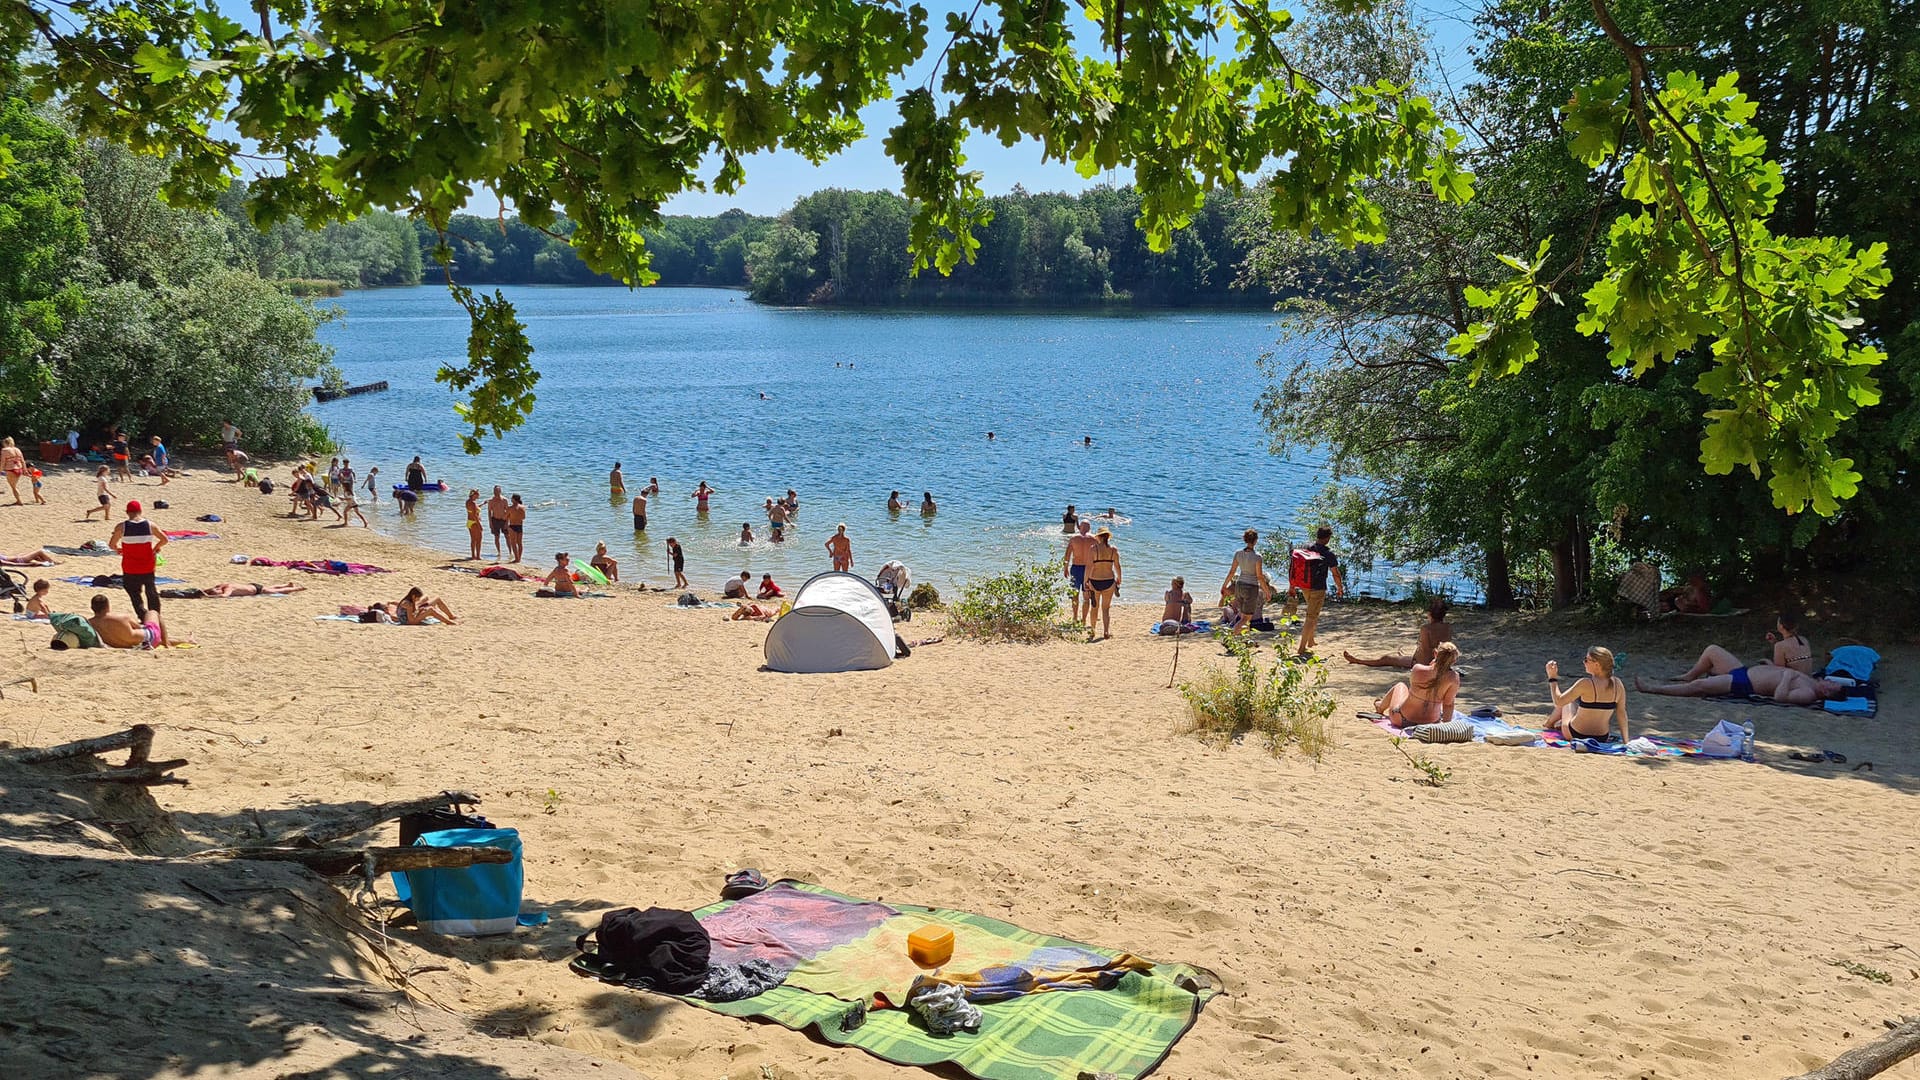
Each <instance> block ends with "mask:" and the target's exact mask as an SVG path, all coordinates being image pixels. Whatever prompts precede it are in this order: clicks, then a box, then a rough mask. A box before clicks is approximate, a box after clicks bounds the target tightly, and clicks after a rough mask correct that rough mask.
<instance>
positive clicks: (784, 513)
mask: <svg viewBox="0 0 1920 1080" xmlns="http://www.w3.org/2000/svg"><path fill="white" fill-rule="evenodd" d="M766 511H767V526H768V528H770V529H771V530H772V532H773V542H774V543H776V544H784V543H786V542H787V522H788V521H789V520H790V519H792V517H793V511H792V510H789V509H788V508H787V504H786V503H784V502H774V501H773V500H772V499H768V500H767V506H766Z"/></svg>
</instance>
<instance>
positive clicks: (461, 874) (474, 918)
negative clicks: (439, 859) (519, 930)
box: [393, 829, 526, 937]
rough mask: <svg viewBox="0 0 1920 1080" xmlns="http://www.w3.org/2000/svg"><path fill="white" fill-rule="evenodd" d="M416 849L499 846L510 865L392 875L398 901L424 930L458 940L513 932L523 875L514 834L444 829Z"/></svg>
mask: <svg viewBox="0 0 1920 1080" xmlns="http://www.w3.org/2000/svg"><path fill="white" fill-rule="evenodd" d="M413 843H414V846H416V847H497V848H505V849H507V850H508V851H511V852H513V861H512V862H505V863H478V864H475V865H473V866H467V867H461V868H460V869H457V870H407V871H404V872H402V873H399V874H395V875H394V881H393V886H394V890H395V891H396V892H398V893H399V894H400V902H401V903H403V904H406V905H407V906H408V907H411V908H412V909H413V914H414V917H415V918H417V919H418V920H419V921H420V928H421V929H422V930H428V931H432V932H433V933H436V934H455V935H458V936H460V937H480V936H483V935H486V934H506V933H511V932H512V931H513V928H514V926H515V925H517V923H518V922H519V918H520V890H521V888H522V887H523V886H524V885H525V884H526V870H525V868H524V867H523V866H522V865H521V862H520V833H519V831H518V830H516V829H442V830H440V831H438V832H430V833H421V834H420V835H419V836H418V837H416V838H415V839H414V841H413Z"/></svg>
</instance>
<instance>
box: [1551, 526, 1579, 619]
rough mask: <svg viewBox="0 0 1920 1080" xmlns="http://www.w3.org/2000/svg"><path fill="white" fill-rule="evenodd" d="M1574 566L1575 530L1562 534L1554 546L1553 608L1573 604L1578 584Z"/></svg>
mask: <svg viewBox="0 0 1920 1080" xmlns="http://www.w3.org/2000/svg"><path fill="white" fill-rule="evenodd" d="M1574 577H1575V570H1574V564H1573V530H1572V529H1568V530H1566V531H1565V532H1563V533H1561V534H1560V539H1558V540H1556V541H1554V544H1553V606H1554V607H1555V608H1563V607H1566V606H1567V605H1568V604H1571V603H1573V597H1574V593H1575V591H1576V588H1577V586H1576V584H1575V581H1574Z"/></svg>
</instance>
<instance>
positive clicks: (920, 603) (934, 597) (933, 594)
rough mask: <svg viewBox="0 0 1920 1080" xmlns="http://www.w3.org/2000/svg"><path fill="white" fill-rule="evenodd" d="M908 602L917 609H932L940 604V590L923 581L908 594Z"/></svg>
mask: <svg viewBox="0 0 1920 1080" xmlns="http://www.w3.org/2000/svg"><path fill="white" fill-rule="evenodd" d="M907 604H908V605H909V606H911V607H912V608H913V609H914V610H915V611H931V610H933V609H934V608H937V607H939V606H940V590H939V589H936V588H934V587H933V586H932V585H931V584H929V583H928V582H925V581H923V582H921V583H920V584H918V585H915V586H914V587H913V591H912V592H911V593H908V594H907Z"/></svg>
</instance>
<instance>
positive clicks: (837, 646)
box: [766, 571, 893, 673]
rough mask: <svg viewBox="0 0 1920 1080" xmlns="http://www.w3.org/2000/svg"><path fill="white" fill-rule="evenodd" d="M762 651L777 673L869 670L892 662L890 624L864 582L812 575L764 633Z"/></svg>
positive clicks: (876, 595) (844, 576)
mask: <svg viewBox="0 0 1920 1080" xmlns="http://www.w3.org/2000/svg"><path fill="white" fill-rule="evenodd" d="M766 649H767V666H768V667H770V668H772V669H773V670H775V671H796V672H809V673H811V672H822V671H871V670H873V669H875V668H883V667H886V666H887V665H888V664H891V663H893V620H892V619H890V618H889V617H888V616H887V603H886V601H885V600H883V599H881V597H880V593H879V591H878V590H876V589H875V588H874V587H873V586H872V585H870V584H868V582H867V579H865V578H863V577H860V576H859V575H857V574H843V573H839V572H837V571H836V572H832V573H826V574H816V575H815V576H813V577H811V578H808V579H807V583H806V584H805V585H802V586H800V591H799V592H796V593H794V594H793V609H792V610H791V611H788V612H787V613H786V614H785V615H782V616H780V618H779V620H778V621H776V622H775V623H774V624H773V629H772V630H770V631H768V632H767V645H766Z"/></svg>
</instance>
